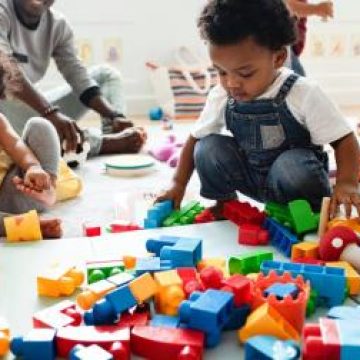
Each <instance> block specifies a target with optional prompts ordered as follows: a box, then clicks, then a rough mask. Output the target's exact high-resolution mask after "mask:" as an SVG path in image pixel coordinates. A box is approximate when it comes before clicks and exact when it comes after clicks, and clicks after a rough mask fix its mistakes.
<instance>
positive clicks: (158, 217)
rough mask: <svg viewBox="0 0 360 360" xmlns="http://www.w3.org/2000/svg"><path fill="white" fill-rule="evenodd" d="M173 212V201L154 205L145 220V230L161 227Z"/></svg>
mask: <svg viewBox="0 0 360 360" xmlns="http://www.w3.org/2000/svg"><path fill="white" fill-rule="evenodd" d="M172 211H173V203H172V201H171V200H165V201H162V202H158V203H156V204H154V206H153V207H152V208H151V209H149V210H148V212H147V216H146V218H145V219H144V228H145V229H149V228H157V227H161V226H162V223H163V221H164V220H165V219H166V218H167V217H168V216H169V215H170V214H171V212H172Z"/></svg>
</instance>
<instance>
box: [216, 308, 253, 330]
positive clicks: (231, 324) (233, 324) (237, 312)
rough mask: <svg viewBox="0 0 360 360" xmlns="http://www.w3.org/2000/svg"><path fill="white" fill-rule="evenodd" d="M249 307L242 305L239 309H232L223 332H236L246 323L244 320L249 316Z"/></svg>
mask: <svg viewBox="0 0 360 360" xmlns="http://www.w3.org/2000/svg"><path fill="white" fill-rule="evenodd" d="M250 311H251V310H250V305H247V304H245V305H242V306H240V307H234V308H233V309H232V310H231V313H230V318H229V320H228V321H227V323H226V325H225V327H224V329H223V330H238V329H240V328H241V327H243V326H244V325H245V323H246V319H247V317H248V316H249V314H250Z"/></svg>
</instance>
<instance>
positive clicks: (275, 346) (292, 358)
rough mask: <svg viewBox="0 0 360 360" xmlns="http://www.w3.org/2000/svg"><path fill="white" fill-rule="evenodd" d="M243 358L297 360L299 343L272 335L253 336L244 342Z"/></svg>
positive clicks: (247, 359)
mask: <svg viewBox="0 0 360 360" xmlns="http://www.w3.org/2000/svg"><path fill="white" fill-rule="evenodd" d="M244 350H245V360H254V359H256V360H274V359H279V360H280V359H281V360H298V359H300V348H299V345H298V344H296V343H295V342H294V341H291V340H287V341H282V340H279V339H277V338H275V337H273V336H254V337H252V338H250V339H249V340H248V341H247V342H246V343H245V349H244Z"/></svg>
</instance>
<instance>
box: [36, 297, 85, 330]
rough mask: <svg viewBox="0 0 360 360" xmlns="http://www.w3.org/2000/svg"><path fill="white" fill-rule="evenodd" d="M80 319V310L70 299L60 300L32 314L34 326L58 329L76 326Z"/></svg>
mask: <svg viewBox="0 0 360 360" xmlns="http://www.w3.org/2000/svg"><path fill="white" fill-rule="evenodd" d="M81 321H82V315H81V312H80V311H78V310H77V309H76V304H75V303H74V302H73V301H70V300H64V301H61V302H59V303H57V304H55V305H52V306H50V307H48V308H46V309H43V310H40V311H38V312H36V313H35V314H34V315H33V326H34V328H51V329H58V328H61V327H64V326H69V325H73V326H77V325H80V323H81Z"/></svg>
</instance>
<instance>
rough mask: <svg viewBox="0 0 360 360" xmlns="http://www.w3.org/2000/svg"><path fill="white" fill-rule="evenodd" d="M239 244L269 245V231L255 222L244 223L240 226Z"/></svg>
mask: <svg viewBox="0 0 360 360" xmlns="http://www.w3.org/2000/svg"><path fill="white" fill-rule="evenodd" d="M238 242H239V244H242V245H253V246H257V245H267V244H268V242H269V232H268V231H267V230H265V229H262V228H261V226H259V225H255V224H243V225H240V226H239V237H238Z"/></svg>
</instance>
